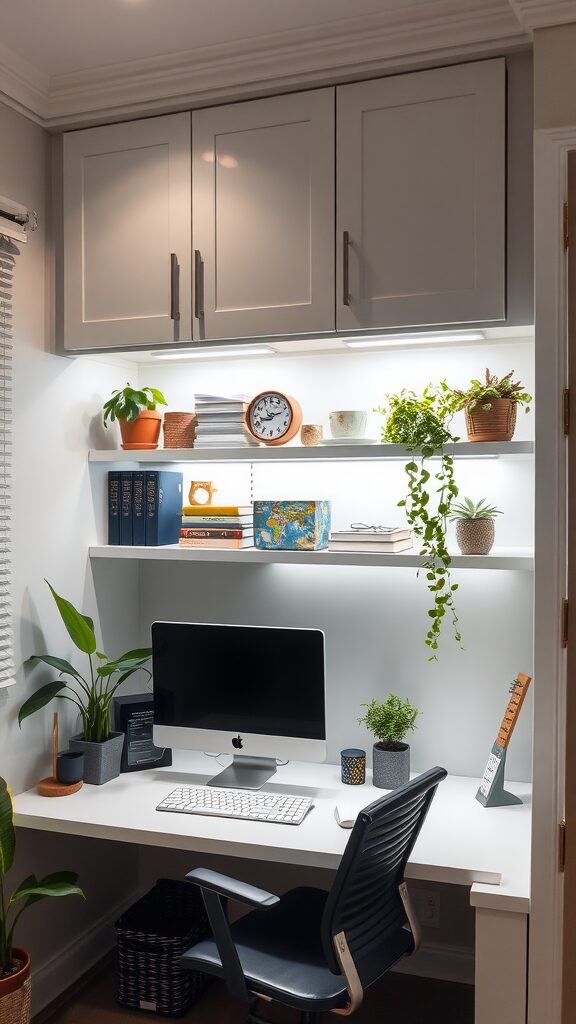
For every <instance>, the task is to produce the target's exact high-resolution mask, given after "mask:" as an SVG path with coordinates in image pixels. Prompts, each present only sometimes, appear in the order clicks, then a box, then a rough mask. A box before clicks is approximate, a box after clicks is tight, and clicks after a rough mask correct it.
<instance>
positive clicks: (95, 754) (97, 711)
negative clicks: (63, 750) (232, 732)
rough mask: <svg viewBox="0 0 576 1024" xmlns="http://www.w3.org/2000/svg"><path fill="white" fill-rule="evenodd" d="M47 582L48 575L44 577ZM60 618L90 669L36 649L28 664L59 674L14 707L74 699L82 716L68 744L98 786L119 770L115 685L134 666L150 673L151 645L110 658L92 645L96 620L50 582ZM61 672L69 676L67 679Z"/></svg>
mask: <svg viewBox="0 0 576 1024" xmlns="http://www.w3.org/2000/svg"><path fill="white" fill-rule="evenodd" d="M46 582H47V583H48V580H46ZM48 586H49V587H50V591H51V593H52V597H53V598H54V600H55V602H56V606H57V608H58V611H59V612H60V616H61V618H62V621H63V623H64V625H65V627H66V629H67V631H68V634H69V636H70V639H71V640H72V641H73V643H74V644H75V646H76V647H77V648H78V650H79V651H82V653H83V654H86V655H87V656H88V668H89V671H88V674H87V676H83V675H82V674H81V673H80V672H78V670H77V669H75V668H74V666H73V665H71V664H70V662H68V661H65V660H64V659H63V658H55V657H53V656H52V655H51V654H35V655H33V657H31V658H29V659H28V662H27V664H28V665H37V664H39V663H43V664H45V665H49V666H50V667H51V668H53V669H55V670H56V671H57V672H58V678H57V679H55V680H54V681H53V682H51V683H46V684H45V685H44V686H41V687H40V689H39V690H37V691H36V693H34V694H32V696H31V697H29V698H28V700H26V701H24V703H23V705H22V707H21V708H20V711H19V712H18V722H19V724H20V725H22V722H23V721H24V719H25V718H28V717H29V716H30V715H33V714H34V713H35V712H36V711H40V709H41V708H44V707H46V705H47V704H49V703H50V701H51V700H53V699H54V697H62V698H63V699H64V700H68V701H70V703H72V704H74V705H75V707H76V708H77V709H78V711H79V713H80V717H81V719H82V733H81V734H79V735H78V736H73V737H72V739H71V740H70V749H71V750H78V751H82V752H83V753H84V782H88V783H91V784H92V785H95V786H100V785H102V783H104V782H109V781H110V779H115V778H116V776H117V775H119V774H120V762H121V757H122V747H123V745H124V733H122V732H111V730H110V708H111V705H112V698H113V697H114V694H115V692H116V690H117V689H118V687H119V686H121V685H122V683H124V682H125V681H126V680H127V679H129V678H130V676H131V675H133V674H134V672H138V671H139V670H140V669H142V670H143V671H144V672H147V674H148V676H150V672H149V670H148V669H147V668H146V663H147V662H148V661H149V660H150V657H151V655H152V650H151V648H149V647H143V648H140V649H139V650H134V651H127V652H126V654H122V655H121V656H120V657H119V658H112V659H110V658H108V657H107V655H106V654H102V652H101V651H99V650H97V648H96V636H95V633H94V623H93V621H92V619H90V618H88V616H87V615H82V614H81V613H80V612H78V611H77V610H76V608H75V607H74V605H73V604H71V603H70V601H67V600H66V599H65V598H63V597H60V595H59V594H57V593H56V591H55V590H54V588H53V587H52V586H51V585H50V583H48ZM62 676H68V677H69V679H68V680H65V679H63V678H62Z"/></svg>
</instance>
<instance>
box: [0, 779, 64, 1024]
mask: <svg viewBox="0 0 576 1024" xmlns="http://www.w3.org/2000/svg"><path fill="white" fill-rule="evenodd" d="M15 848H16V832H15V829H14V807H13V805H12V797H11V795H10V790H9V789H8V786H7V785H6V782H5V781H4V779H2V778H0V1021H2V1024H28V1022H29V1020H30V984H31V981H30V956H29V954H28V953H27V952H26V950H24V949H19V948H18V946H15V945H14V935H15V930H16V925H17V924H18V921H19V919H20V915H21V914H23V913H24V911H25V910H27V909H28V907H30V906H31V905H32V904H33V903H38V902H39V901H40V900H43V899H45V898H46V897H48V896H81V897H82V898H84V893H83V892H82V889H79V888H78V886H77V885H76V882H77V881H78V876H77V875H76V874H74V872H72V871H57V872H54V873H53V874H50V875H46V876H45V877H44V878H36V876H35V875H29V876H28V877H27V878H25V879H24V881H23V882H21V883H20V885H19V886H18V888H17V889H15V890H14V892H13V893H12V895H11V896H8V895H7V894H5V888H4V882H5V877H6V875H7V874H8V872H9V871H10V868H11V867H12V865H13V863H14V853H15Z"/></svg>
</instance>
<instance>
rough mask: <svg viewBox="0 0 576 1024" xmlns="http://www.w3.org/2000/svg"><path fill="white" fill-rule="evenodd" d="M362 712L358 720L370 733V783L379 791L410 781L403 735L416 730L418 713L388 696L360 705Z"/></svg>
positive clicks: (391, 695) (408, 702) (408, 762)
mask: <svg viewBox="0 0 576 1024" xmlns="http://www.w3.org/2000/svg"><path fill="white" fill-rule="evenodd" d="M360 706H361V707H363V708H366V711H365V713H364V714H363V715H362V717H361V718H359V719H358V722H359V724H360V725H365V726H366V728H367V729H369V731H370V732H372V733H374V736H375V737H376V743H375V744H374V746H373V748H372V782H373V784H374V785H375V786H377V787H378V788H379V789H398V787H399V786H403V785H404V784H405V783H406V782H409V780H410V746H409V744H408V743H404V737H405V736H406V733H408V732H410V731H411V730H413V729H415V728H416V719H417V717H418V715H419V714H420V712H419V711H418V709H417V708H415V707H413V705H412V704H411V703H410V701H409V700H405V701H402V699H401V698H400V697H397V696H396V695H395V694H393V693H390V694H389V695H388V697H387V698H386V700H385V701H383V702H381V703H380V702H379V701H377V700H376V699H375V698H373V699H372V700H371V701H370V703H369V704H361V705H360Z"/></svg>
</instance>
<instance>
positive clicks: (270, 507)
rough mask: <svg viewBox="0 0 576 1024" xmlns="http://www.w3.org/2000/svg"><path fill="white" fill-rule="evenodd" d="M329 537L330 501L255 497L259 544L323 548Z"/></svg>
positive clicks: (294, 548)
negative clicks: (256, 498)
mask: <svg viewBox="0 0 576 1024" xmlns="http://www.w3.org/2000/svg"><path fill="white" fill-rule="evenodd" d="M329 537H330V502H329V501H255V502H254V543H255V545H256V547H257V548H273V549H275V550H283V551H321V550H322V549H323V548H327V547H328V540H329Z"/></svg>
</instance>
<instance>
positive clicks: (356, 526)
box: [350, 523, 397, 533]
mask: <svg viewBox="0 0 576 1024" xmlns="http://www.w3.org/2000/svg"><path fill="white" fill-rule="evenodd" d="M350 529H351V530H356V531H359V532H360V531H362V532H364V533H367V532H368V533H393V532H394V530H396V529H397V527H396V526H369V525H368V524H367V523H350Z"/></svg>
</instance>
